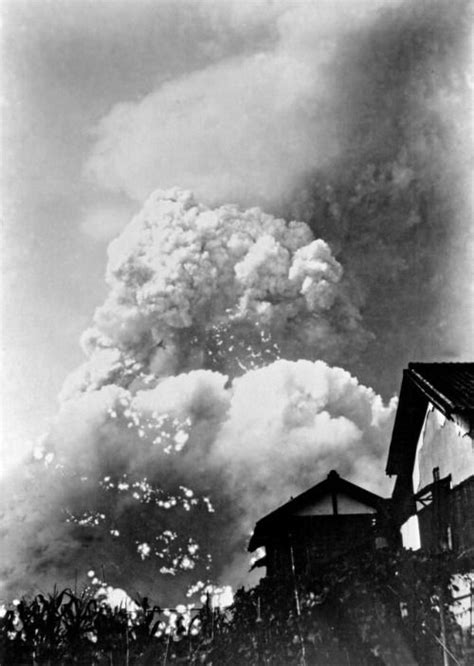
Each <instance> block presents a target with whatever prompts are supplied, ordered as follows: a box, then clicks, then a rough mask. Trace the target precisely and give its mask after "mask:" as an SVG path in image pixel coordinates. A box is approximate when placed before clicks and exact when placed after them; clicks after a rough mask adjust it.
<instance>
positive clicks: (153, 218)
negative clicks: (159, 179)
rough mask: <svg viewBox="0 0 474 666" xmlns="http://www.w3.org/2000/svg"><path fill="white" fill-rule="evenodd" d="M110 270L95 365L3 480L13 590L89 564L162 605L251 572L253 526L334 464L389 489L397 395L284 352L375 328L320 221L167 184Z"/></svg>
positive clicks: (114, 252)
mask: <svg viewBox="0 0 474 666" xmlns="http://www.w3.org/2000/svg"><path fill="white" fill-rule="evenodd" d="M107 280H108V283H109V286H110V294H109V297H108V298H107V300H106V302H105V304H104V305H103V306H102V307H100V308H99V309H98V310H97V312H96V314H95V317H94V328H93V329H92V330H91V331H89V332H87V333H86V334H85V338H84V346H85V349H86V352H87V353H88V355H89V360H88V361H87V363H86V364H85V366H84V367H83V368H81V369H80V370H79V371H78V372H77V373H75V374H74V375H73V376H72V377H71V378H70V379H69V380H68V381H67V382H66V387H65V390H64V392H63V393H64V397H63V402H62V406H61V410H60V412H59V414H58V416H57V418H56V420H55V422H54V424H53V425H52V428H51V430H50V432H49V433H48V435H47V436H46V437H45V439H44V440H43V442H42V443H41V445H39V446H38V447H37V449H36V451H35V458H36V459H35V460H34V461H32V462H31V463H30V464H29V465H28V466H27V467H26V469H25V471H24V472H18V475H17V477H16V478H15V479H12V481H11V483H12V487H11V488H10V489H8V490H7V492H6V493H4V499H3V504H4V506H3V507H2V510H3V518H2V531H3V537H4V538H3V547H2V569H1V572H2V585H3V589H4V593H5V594H7V593H8V591H9V590H11V591H12V592H14V591H15V590H17V589H18V587H19V586H20V585H21V586H22V589H23V590H33V589H38V587H40V588H43V589H45V588H47V587H48V586H51V585H53V584H54V583H57V584H71V582H72V581H73V580H74V577H75V576H76V575H77V576H78V577H79V578H83V577H84V576H85V574H86V572H87V571H89V570H91V569H92V570H95V571H99V572H100V571H101V570H103V571H104V577H105V579H106V580H107V582H109V583H112V584H115V585H120V587H122V588H124V589H126V590H127V591H129V592H130V593H132V592H134V591H137V590H138V591H141V593H142V594H143V593H145V592H147V593H150V594H153V595H155V596H157V597H159V598H160V599H161V600H162V601H163V600H169V601H171V600H176V599H177V598H179V597H180V596H181V597H183V596H184V595H185V593H186V590H187V589H191V588H192V589H195V585H196V583H198V582H205V583H207V582H208V581H213V582H220V583H226V582H229V581H231V582H232V583H237V582H243V581H244V579H245V572H246V570H247V567H248V561H247V560H246V558H245V557H243V555H242V554H243V552H244V549H245V546H246V542H247V539H248V534H249V532H250V531H251V529H252V527H253V524H254V522H255V521H256V520H257V519H258V518H259V517H261V516H262V515H263V514H264V513H265V512H267V511H269V510H271V509H273V508H275V507H276V506H278V504H279V503H281V502H284V501H286V500H287V499H288V497H289V496H290V494H295V493H298V492H301V491H303V490H304V489H306V488H307V487H309V486H310V485H312V484H314V483H316V482H317V481H319V480H321V479H322V478H324V476H325V475H326V474H327V472H328V471H329V469H332V468H337V469H338V470H339V471H340V473H341V474H343V475H345V476H348V477H349V478H351V479H353V480H355V481H359V482H363V483H365V484H366V485H368V486H369V487H372V488H373V489H379V486H380V485H382V486H383V480H382V479H383V474H382V469H383V456H384V453H385V447H386V442H387V438H388V434H389V428H390V425H391V421H392V416H393V410H394V405H393V404H390V405H389V406H384V405H383V404H382V401H381V399H380V398H379V397H378V396H377V395H376V394H375V393H374V392H373V391H372V390H371V389H367V388H365V387H363V386H361V385H360V384H359V383H358V382H357V380H356V379H355V378H353V377H351V376H350V374H349V373H347V372H345V371H344V370H341V369H339V368H332V367H330V366H328V365H327V364H326V363H324V362H323V361H321V360H318V361H313V360H298V361H291V360H287V359H285V360H283V359H279V358H278V357H279V355H280V354H285V355H287V356H288V357H297V356H307V357H310V356H321V357H323V358H324V357H326V356H332V355H333V354H334V350H335V349H337V350H338V351H339V352H340V351H341V350H343V349H346V350H347V349H349V348H351V347H352V346H353V345H354V339H355V340H356V341H357V340H359V339H363V338H364V336H363V334H362V333H361V332H360V331H359V326H358V317H357V311H356V310H355V309H354V308H353V307H352V306H351V305H350V303H349V302H348V298H347V296H346V294H345V291H344V285H343V271H342V267H341V266H340V265H339V264H338V262H337V261H336V260H335V259H334V258H333V256H332V254H331V251H330V248H329V247H328V246H327V244H326V243H325V242H324V241H322V240H315V239H314V238H313V237H312V234H311V231H310V230H309V228H308V227H307V226H306V225H305V224H303V223H298V222H290V223H287V222H285V221H284V220H280V219H276V218H274V217H272V216H270V215H266V214H264V213H263V212H262V211H260V210H259V209H251V210H247V211H242V210H239V209H238V208H236V207H235V206H223V207H221V208H219V209H216V210H211V209H208V208H207V207H205V206H203V205H201V204H197V203H196V202H195V200H194V199H193V197H192V195H191V194H190V193H189V192H183V191H180V190H173V191H171V192H156V193H155V194H153V195H152V196H151V197H150V199H149V200H148V202H147V203H146V205H145V207H144V208H143V210H142V212H141V213H140V214H139V215H137V216H136V217H135V218H134V219H133V220H132V222H131V223H130V225H129V226H128V227H127V228H126V229H125V230H124V232H123V233H122V235H121V236H120V237H119V238H118V239H116V240H115V241H114V242H113V243H112V244H111V246H110V251H109V266H108V271H107ZM334 341H336V343H335V342H334ZM7 502H8V503H9V506H5V503H7ZM193 586H194V587H193Z"/></svg>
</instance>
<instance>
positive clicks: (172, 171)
mask: <svg viewBox="0 0 474 666" xmlns="http://www.w3.org/2000/svg"><path fill="white" fill-rule="evenodd" d="M471 7H472V4H471V3H470V2H469V1H468V0H454V1H450V0H428V1H426V2H415V1H414V0H408V1H406V2H402V1H400V0H396V1H394V2H391V1H388V0H386V1H383V2H374V0H367V1H365V0H337V1H334V0H327V1H326V0H318V2H293V1H289V2H285V1H284V0H279V1H278V2H275V3H272V2H268V3H267V2H252V3H233V2H226V3H212V2H211V3H203V4H202V5H201V8H202V11H203V12H204V13H205V14H206V16H207V17H208V19H209V23H210V25H211V26H212V27H213V29H214V33H213V36H214V42H213V47H214V50H215V51H216V53H219V52H222V53H223V54H225V50H224V46H223V45H224V44H225V43H231V44H232V43H234V40H235V39H237V38H238V37H239V36H241V37H242V39H241V43H242V52H239V53H235V52H232V55H228V56H227V57H221V58H217V59H216V62H213V63H212V64H210V65H209V66H208V67H207V68H205V69H200V70H197V71H194V72H192V73H191V74H188V75H185V76H182V77H180V78H179V79H175V80H172V81H168V82H167V83H165V84H163V85H160V86H158V87H157V88H156V89H155V90H153V91H150V93H149V94H147V95H144V96H143V97H142V98H141V99H140V100H139V101H136V100H133V101H130V102H127V103H123V104H119V105H116V106H115V107H114V108H113V109H112V110H111V112H110V113H109V114H107V115H106V116H105V117H104V118H103V119H102V121H101V122H100V124H99V126H98V128H97V141H96V144H95V146H94V148H93V151H92V154H91V156H90V159H89V161H88V166H87V170H88V172H89V173H90V174H91V175H92V176H93V178H94V179H95V181H96V182H99V183H100V184H101V185H102V186H103V187H105V188H109V189H112V190H120V191H122V192H125V193H127V194H128V195H129V196H130V197H131V198H134V199H139V200H140V201H141V200H143V198H144V197H145V196H148V193H149V192H150V191H152V190H153V189H154V188H155V187H156V186H160V187H168V186H174V185H176V184H178V185H180V186H181V187H189V188H190V189H192V190H193V191H194V192H195V193H196V195H197V196H198V197H199V198H200V199H201V200H203V201H204V202H206V203H208V204H209V203H212V204H216V203H219V204H221V203H222V202H227V201H237V202H238V203H240V204H241V205H246V206H247V205H252V206H253V205H261V206H264V207H265V209H266V210H270V211H271V212H273V213H276V214H278V215H281V216H282V217H284V218H286V219H298V220H304V221H306V222H308V224H309V225H310V226H311V228H312V229H313V231H314V234H315V236H316V237H317V238H324V239H325V240H326V241H327V242H329V244H330V245H331V248H332V250H333V253H334V256H335V258H336V259H337V260H338V261H340V263H341V264H342V265H343V266H344V267H345V276H346V280H347V282H348V283H349V284H350V289H351V301H352V302H353V303H355V304H356V305H357V307H358V308H359V310H360V312H361V314H362V315H363V320H364V326H365V328H366V329H367V330H368V331H370V332H371V333H372V334H373V335H374V342H373V344H371V345H370V346H368V347H367V348H366V352H365V354H363V355H362V356H359V358H358V360H357V361H356V359H355V357H351V358H346V359H345V367H348V368H349V369H350V370H351V371H352V372H354V373H355V374H357V376H359V377H361V378H362V379H363V381H365V382H366V383H368V384H369V385H373V386H375V387H376V388H377V390H378V391H380V392H382V394H383V395H384V396H385V397H388V396H390V395H391V394H392V393H393V392H394V391H396V390H397V389H398V386H399V382H400V367H401V366H403V364H406V363H407V362H408V361H410V360H412V359H413V358H416V359H419V360H425V359H426V360H435V359H444V360H446V359H449V358H451V359H453V360H455V359H456V358H463V357H464V358H465V357H466V356H467V357H468V356H469V355H470V354H472V353H473V351H474V350H473V346H472V338H473V336H472V334H471V333H472V328H473V326H474V316H473V315H474V312H473V306H472V303H474V294H473V292H472V285H473V284H474V275H473V272H472V271H473V269H472V266H473V262H472V253H473V251H474V242H473V232H472V225H471V218H472V199H471V195H470V190H471V189H472V188H471V182H472V161H471V156H472V121H471V118H472V115H471V113H470V112H471V111H472V80H473V77H472V63H471V61H472V58H471V54H472V49H471V48H470V46H471V44H472V40H471V37H472V35H471V26H472V20H471V11H470V10H471ZM252 36H253V42H252ZM244 37H245V38H244ZM209 48H211V45H209Z"/></svg>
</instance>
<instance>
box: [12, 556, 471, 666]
mask: <svg viewBox="0 0 474 666" xmlns="http://www.w3.org/2000/svg"><path fill="white" fill-rule="evenodd" d="M460 567H461V563H460V562H459V561H456V560H455V559H454V558H453V557H452V556H450V555H448V554H443V555H436V556H427V555H421V554H419V553H412V552H407V551H401V552H400V553H398V554H393V553H388V552H383V553H376V554H374V555H373V556H371V557H366V558H365V559H364V560H363V561H358V562H354V559H353V558H352V559H350V560H349V559H347V558H346V559H342V560H339V561H337V562H333V563H332V564H330V565H327V566H326V567H325V570H324V575H319V576H315V575H313V576H307V577H305V579H304V580H303V579H300V580H297V579H296V578H295V577H289V578H288V579H287V580H280V581H278V583H276V582H275V581H273V582H272V581H270V580H268V579H264V580H262V581H261V583H260V584H259V585H258V586H257V587H255V588H254V589H251V590H247V591H246V590H239V591H238V592H237V593H236V595H235V599H234V604H233V606H232V607H230V608H228V609H213V608H212V607H211V603H210V601H208V603H206V604H204V606H203V607H202V608H200V609H197V610H196V611H195V612H194V614H192V615H191V616H188V617H184V616H183V615H179V613H175V614H174V620H173V622H172V628H171V627H170V624H169V618H170V615H169V612H168V613H165V611H163V610H162V609H160V608H159V607H157V606H154V607H151V606H150V605H149V603H148V601H147V599H143V600H141V603H140V608H139V609H138V610H137V611H136V612H127V611H126V610H125V609H123V608H122V609H120V608H111V607H110V606H109V605H107V604H106V603H103V602H101V601H100V600H98V599H96V598H95V597H94V596H93V595H92V592H91V591H89V592H87V591H85V592H84V593H83V594H80V595H78V594H76V593H74V592H73V591H71V590H63V591H61V592H54V593H52V594H50V595H48V596H42V595H38V596H37V597H35V598H34V599H30V600H27V599H23V600H22V601H21V602H19V603H17V604H16V605H15V606H12V607H11V608H10V609H8V610H7V612H6V613H4V615H3V617H2V618H1V619H0V635H1V643H0V660H1V663H2V664H25V665H27V664H28V665H30V664H31V665H40V664H41V665H43V664H45V665H46V664H48V665H50V664H51V665H53V664H58V665H59V664H61V665H63V664H91V665H96V664H97V665H99V664H110V665H115V666H118V665H121V664H124V665H127V666H128V665H132V664H150V665H151V664H160V665H163V666H166V665H167V664H171V663H173V664H209V665H210V664H213V665H214V666H221V665H224V664H228V665H229V666H238V665H239V664H245V665H246V666H252V665H254V664H255V665H260V664H262V665H263V664H271V665H272V666H273V665H275V666H277V665H278V666H280V665H281V666H288V665H291V664H307V665H309V664H322V665H329V664H331V665H332V666H334V665H335V664H344V665H345V664H347V665H354V666H356V665H357V666H359V665H361V666H365V665H367V666H368V665H372V664H373V665H375V664H388V665H392V664H393V665H394V666H395V665H399V664H404V666H405V665H409V664H420V665H422V666H425V665H426V666H433V665H436V664H443V655H444V657H445V658H447V659H448V663H450V664H463V665H464V664H465V665H467V664H468V663H469V659H470V657H471V658H472V651H471V650H472V645H471V644H470V642H469V641H470V640H472V639H470V638H469V636H468V635H467V633H466V631H464V632H463V631H462V630H461V629H460V627H459V625H458V624H457V623H456V622H455V619H454V616H453V608H454V606H453V603H454V601H453V596H452V595H453V591H454V589H453V582H452V573H453V571H456V572H457V571H459V570H460ZM172 617H173V616H172ZM471 631H472V627H471Z"/></svg>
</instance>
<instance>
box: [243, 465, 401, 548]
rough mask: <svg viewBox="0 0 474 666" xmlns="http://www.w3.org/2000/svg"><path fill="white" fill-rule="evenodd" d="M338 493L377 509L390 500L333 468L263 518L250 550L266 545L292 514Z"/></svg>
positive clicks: (251, 541)
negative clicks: (346, 477) (322, 477)
mask: <svg viewBox="0 0 474 666" xmlns="http://www.w3.org/2000/svg"><path fill="white" fill-rule="evenodd" d="M337 493H343V494H345V495H348V496H349V497H352V498H353V499H355V500H357V501H358V502H361V503H362V504H365V505H366V506H369V507H372V508H374V509H377V510H379V509H380V508H381V507H382V506H383V505H384V503H386V502H387V501H389V500H386V499H384V498H383V497H380V496H379V495H376V494H375V493H371V492H370V491H368V490H365V489H364V488H361V487H360V486H357V485H356V484H355V483H351V482H350V481H346V480H345V479H342V478H341V477H340V476H339V474H338V473H337V472H336V471H334V470H331V472H329V474H328V476H327V478H326V479H324V481H321V482H320V483H318V484H316V485H315V486H313V487H312V488H310V489H309V490H306V491H305V492H304V493H301V495H298V496H297V497H294V498H292V499H290V501H289V502H286V504H283V506H280V507H279V508H278V509H276V510H275V511H272V512H271V513H269V514H268V515H266V516H265V517H264V518H261V519H260V520H259V521H258V523H257V524H256V526H255V530H254V533H253V535H252V538H251V539H250V543H249V547H248V549H249V551H250V552H252V551H254V550H255V549H256V548H259V547H260V546H263V545H265V542H266V540H267V537H268V536H269V535H270V534H272V533H274V532H275V531H276V529H278V528H280V529H281V527H282V525H285V524H286V523H287V521H288V519H289V518H290V517H291V516H294V515H295V514H296V513H298V512H299V511H301V510H302V509H304V508H306V507H307V506H309V505H311V504H313V503H314V502H315V501H316V500H318V499H320V498H322V497H324V496H326V495H332V494H337Z"/></svg>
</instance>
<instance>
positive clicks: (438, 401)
mask: <svg viewBox="0 0 474 666" xmlns="http://www.w3.org/2000/svg"><path fill="white" fill-rule="evenodd" d="M428 403H432V404H433V405H434V406H435V407H436V408H437V409H439V410H440V411H441V412H442V413H443V414H444V415H445V416H446V417H447V418H451V417H452V416H453V414H459V415H463V416H467V417H468V418H469V420H471V421H472V418H473V417H474V363H410V364H409V365H408V368H407V369H406V370H404V371H403V379H402V385H401V389H400V397H399V402H398V409H397V414H396V416H395V423H394V426H393V433H392V439H391V442H390V448H389V454H388V460H387V467H386V472H387V474H389V475H392V474H396V475H399V474H402V473H407V474H411V470H412V469H413V465H414V461H415V454H416V445H417V442H418V437H419V434H420V432H421V428H422V427H423V422H424V418H425V414H426V409H427V406H428Z"/></svg>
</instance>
